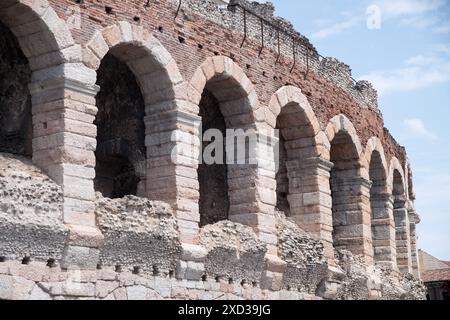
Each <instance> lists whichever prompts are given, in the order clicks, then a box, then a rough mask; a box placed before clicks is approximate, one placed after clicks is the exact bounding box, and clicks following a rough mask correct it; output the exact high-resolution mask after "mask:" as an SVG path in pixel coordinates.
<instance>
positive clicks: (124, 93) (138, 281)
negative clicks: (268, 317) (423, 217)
mask: <svg viewBox="0 0 450 320" xmlns="http://www.w3.org/2000/svg"><path fill="white" fill-rule="evenodd" d="M273 10H274V9H273V6H271V5H269V4H265V5H259V4H257V3H249V2H246V1H241V0H239V1H238V0H235V1H230V4H229V5H228V7H223V5H221V6H219V7H218V5H217V2H215V1H200V0H186V1H183V2H182V3H181V6H179V2H178V1H174V0H160V1H153V2H151V3H150V5H149V6H146V3H144V1H138V0H134V1H128V2H123V1H115V0H108V1H104V3H102V4H100V3H98V2H94V1H83V2H82V3H75V2H73V1H70V0H63V1H60V0H58V1H56V0H5V1H2V3H1V4H0V21H1V23H2V25H1V28H3V29H5V30H6V31H7V32H5V33H4V35H2V37H7V38H8V39H7V40H8V41H6V42H5V44H2V46H1V47H0V48H1V50H2V52H1V60H0V66H1V68H0V70H2V77H3V72H4V70H8V71H7V73H8V74H10V75H9V76H10V77H11V85H12V86H13V87H14V90H13V91H14V92H13V93H12V94H11V95H6V94H5V97H9V98H7V99H6V100H5V99H4V98H3V95H2V100H1V101H0V103H1V104H0V112H1V113H0V114H1V115H2V119H0V120H1V121H3V122H5V123H7V124H9V121H8V120H4V119H10V118H11V119H22V120H23V121H22V120H21V121H19V122H15V124H16V126H17V128H15V129H14V130H13V131H14V135H9V134H8V133H4V132H3V131H5V126H2V129H0V130H3V131H0V134H1V136H0V137H1V139H2V142H1V143H0V147H1V148H0V152H2V153H3V155H2V156H1V158H0V164H1V166H0V183H1V184H0V187H1V188H0V193H1V194H2V197H1V199H0V221H1V224H0V229H1V230H0V235H1V239H2V243H1V244H0V249H1V250H0V258H1V260H0V278H1V279H2V280H0V283H1V285H0V298H6V299H13V298H20V299H27V298H46V299H65V298H68V299H69V298H89V299H93V298H99V299H103V298H108V299H127V298H128V299H137V298H139V299H140V298H147V299H157V298H191V299H216V298H225V299H230V298H243V299H284V298H292V299H302V298H303V299H313V298H314V299H322V298H324V299H350V298H351V299H406V298H412V299H420V298H423V292H422V287H421V286H420V284H419V283H418V280H417V279H418V278H419V272H418V270H417V265H418V264H417V261H416V260H417V252H416V250H417V246H416V233H415V226H416V224H417V223H419V222H420V219H419V217H418V215H417V213H416V212H415V209H414V200H415V196H414V192H413V190H412V188H413V185H412V177H411V170H410V166H409V163H408V159H407V155H406V152H405V150H404V149H403V148H402V147H401V146H399V145H398V144H397V143H396V141H395V140H394V138H393V137H392V136H391V135H390V134H389V132H388V130H387V129H385V128H384V124H383V119H382V116H381V114H380V112H379V110H378V105H377V96H376V91H375V90H374V89H373V88H372V86H371V85H370V84H369V83H367V82H364V81H360V82H357V83H356V82H355V81H354V80H353V79H352V78H351V70H350V67H349V66H347V65H345V64H343V63H341V62H339V61H337V60H336V59H333V58H324V57H321V56H320V55H319V53H318V52H317V51H316V50H315V48H314V47H313V46H312V45H311V44H310V42H309V41H308V39H306V38H305V37H303V36H302V35H301V34H299V33H297V32H296V31H295V30H294V29H293V28H292V25H291V24H290V23H289V22H287V21H285V20H283V19H281V18H277V17H274V16H273ZM244 16H245V19H243V17H244ZM274 25H278V27H274ZM261 26H263V27H261ZM261 31H262V32H261ZM5 68H6V69H5ZM5 72H6V71H5ZM26 82H28V83H26ZM4 87H5V88H4ZM0 89H2V90H3V91H4V90H7V91H8V90H10V89H8V88H7V86H5V85H4V84H2V86H1V88H0ZM8 92H9V91H8ZM30 97H31V98H30ZM16 104H20V108H15V107H14V106H15V105H16ZM30 109H31V110H30ZM30 113H31V115H30ZM27 117H31V119H32V126H33V130H32V131H33V132H32V133H33V134H32V135H31V134H29V130H28V131H27V130H26V127H27V124H26V122H27V119H29V118H27ZM201 120H204V121H203V126H202V125H201V122H200V121H201ZM19 123H20V126H19V125H18V124H19ZM209 127H214V128H216V129H219V130H220V131H222V132H223V131H224V130H225V129H243V130H249V129H251V130H254V132H256V140H257V143H256V147H255V149H254V150H252V151H253V152H254V153H255V157H256V159H257V160H258V161H256V163H252V164H239V165H223V166H217V167H212V168H205V167H202V166H203V165H201V164H200V166H199V160H198V155H199V152H200V151H201V150H202V145H201V143H198V142H196V141H197V140H196V139H195V138H196V137H197V136H198V135H199V133H201V132H203V131H204V130H205V129H207V128H209ZM275 129H279V131H280V135H281V137H280V136H278V135H277V134H276V132H277V131H276V130H275ZM279 138H280V139H281V140H282V142H283V146H284V147H283V148H282V150H283V152H282V159H283V161H281V164H282V168H281V171H280V172H279V173H278V176H277V170H276V162H277V161H276V156H277V154H276V152H275V151H274V152H269V153H268V152H266V151H267V148H265V147H267V145H268V146H269V147H270V148H269V149H270V150H272V147H275V146H276V145H277V143H278V141H279ZM14 139H18V140H17V141H22V142H21V143H15V142H14V141H16V140H14ZM30 145H32V152H27V151H26V150H31V148H29V147H28V149H27V146H30ZM12 146H16V147H17V148H13V147H12ZM273 150H274V149H273ZM10 153H17V154H21V155H24V156H30V155H32V163H31V162H30V160H27V159H26V158H20V157H19V158H18V157H17V156H12V155H10ZM245 160H250V159H245ZM246 163H247V162H246ZM38 168H39V169H38ZM111 172H114V174H111ZM101 194H103V196H107V197H108V198H106V197H103V196H102V195H101ZM110 198H115V199H110ZM31 199H33V200H31ZM409 274H414V275H415V277H416V278H414V277H412V276H409Z"/></svg>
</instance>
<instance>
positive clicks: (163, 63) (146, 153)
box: [83, 21, 183, 199]
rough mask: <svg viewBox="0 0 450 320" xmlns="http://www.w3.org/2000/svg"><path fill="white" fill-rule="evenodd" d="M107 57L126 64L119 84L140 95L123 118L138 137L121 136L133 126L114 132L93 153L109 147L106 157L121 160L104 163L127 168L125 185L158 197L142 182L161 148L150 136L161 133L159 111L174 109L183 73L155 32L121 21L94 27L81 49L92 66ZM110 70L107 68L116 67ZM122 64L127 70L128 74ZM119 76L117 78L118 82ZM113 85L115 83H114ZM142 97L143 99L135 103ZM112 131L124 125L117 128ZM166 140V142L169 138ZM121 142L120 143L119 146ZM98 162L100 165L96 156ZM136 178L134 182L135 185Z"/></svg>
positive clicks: (98, 67)
mask: <svg viewBox="0 0 450 320" xmlns="http://www.w3.org/2000/svg"><path fill="white" fill-rule="evenodd" d="M109 60H111V61H113V60H115V62H114V61H113V62H111V63H110V65H111V66H113V65H114V64H117V65H118V67H119V66H120V64H121V63H123V64H124V65H126V68H123V74H124V78H127V79H128V78H129V79H128V80H124V79H122V80H124V81H125V82H124V86H126V88H127V89H125V90H132V91H133V93H134V94H132V95H130V96H136V95H137V96H141V97H142V99H140V98H137V99H135V100H136V101H137V102H136V103H135V104H141V105H140V106H136V108H135V109H136V110H134V113H135V114H134V115H133V114H129V113H128V115H129V116H128V119H130V121H131V122H132V123H131V125H129V126H128V125H127V126H128V127H131V128H133V129H136V130H135V131H138V132H133V134H135V135H136V134H137V135H139V137H138V136H136V137H134V138H130V139H128V140H127V139H126V137H125V136H127V135H128V134H131V131H132V130H131V131H130V130H129V131H128V133H123V132H122V133H121V134H119V135H121V136H120V137H117V139H119V140H120V141H119V140H117V139H116V141H115V142H114V143H111V141H104V142H105V143H107V144H108V145H107V146H105V145H103V144H102V145H98V147H97V156H99V155H100V154H102V153H101V152H100V153H99V151H102V152H103V151H105V152H106V151H108V152H109V153H107V154H106V156H107V157H109V158H110V160H111V159H113V158H114V159H119V160H120V161H115V160H114V161H112V160H111V161H109V162H108V164H106V166H109V165H112V166H115V167H118V166H120V167H121V168H125V169H124V170H127V172H128V173H125V175H126V179H125V181H128V182H129V181H130V180H132V181H134V182H131V185H130V188H128V189H129V190H128V191H129V192H131V193H135V194H136V195H140V196H149V197H150V198H154V199H158V198H159V197H158V195H156V194H154V193H153V192H152V190H154V188H155V185H154V183H153V182H152V183H149V185H147V181H149V179H147V178H148V176H149V175H151V176H152V177H153V174H154V172H156V171H158V169H157V166H156V164H157V163H158V161H153V159H154V158H157V157H158V156H159V155H160V152H159V151H157V150H155V149H158V148H159V147H160V141H159V139H158V140H155V139H154V138H153V137H155V136H158V137H159V135H160V134H161V133H162V132H161V131H162V130H161V125H160V122H161V114H167V113H168V112H173V111H177V110H178V109H179V104H177V103H176V94H177V92H178V91H179V90H177V89H179V87H180V86H182V83H183V78H182V76H181V74H180V72H179V69H178V66H177V64H176V62H175V60H174V59H173V58H172V56H171V55H170V53H169V52H168V51H167V50H166V49H165V48H164V47H163V46H162V45H161V43H160V42H159V41H158V40H157V39H156V38H155V37H153V36H152V35H151V34H150V33H149V32H147V31H146V30H145V29H144V28H143V27H142V26H138V25H134V24H130V23H128V22H125V21H120V22H118V23H116V24H114V25H112V26H108V27H106V28H104V29H102V30H98V31H96V32H95V33H94V35H93V36H92V38H91V39H90V41H88V42H87V45H86V47H85V48H83V62H84V63H85V65H86V66H88V67H90V68H92V69H94V70H98V71H100V70H103V69H102V66H103V62H105V61H109ZM114 69H117V68H114ZM114 69H113V70H112V71H115V70H114ZM125 69H126V70H129V71H130V72H131V73H128V71H126V70H125ZM127 74H128V75H127ZM120 78H121V77H118V81H119V82H120ZM134 81H136V83H137V86H135V89H133V88H131V87H132V83H134ZM113 85H116V86H118V85H119V84H118V83H116V84H113ZM101 93H102V91H100V93H99V95H100V94H101ZM99 95H98V96H97V98H98V97H99ZM115 95H117V93H115ZM127 96H128V95H127V94H124V95H123V98H125V99H126V98H127ZM141 100H142V103H139V101H141ZM129 102H131V101H129ZM130 109H131V108H130ZM141 110H142V111H141ZM119 112H121V111H119ZM119 112H118V113H117V117H116V118H118V119H116V120H118V121H117V122H118V123H119V122H120V123H124V120H123V119H119V118H121V117H122V115H120V114H119ZM127 112H128V111H127ZM129 112H131V111H129ZM144 119H145V120H144ZM156 123H158V124H159V126H155V124H156ZM108 125H110V124H108ZM124 128H125V127H124ZM99 129H101V127H99ZM168 129H169V128H168ZM116 131H123V130H121V129H118V130H116ZM167 131H169V130H167ZM101 133H102V130H100V131H99V137H98V139H99V138H100V135H101ZM165 134H166V135H168V134H169V133H168V132H166V133H165ZM98 139H97V140H98ZM168 142H171V141H170V139H169V140H168ZM130 144H136V146H134V147H135V148H134V150H129V146H130ZM121 146H122V147H125V148H120V147H121ZM139 150H140V151H139ZM138 151H139V152H138ZM168 151H170V150H168ZM168 151H166V152H168ZM108 155H109V156H108ZM105 158H106V157H105ZM122 160H123V161H122ZM147 160H149V161H147ZM105 163H106V162H105ZM97 165H99V161H98V162H97ZM103 171H105V170H103ZM106 171H108V172H114V170H109V169H108V170H106ZM136 183H137V186H135V184H136ZM166 187H168V186H166ZM146 189H148V190H146ZM156 190H158V189H156Z"/></svg>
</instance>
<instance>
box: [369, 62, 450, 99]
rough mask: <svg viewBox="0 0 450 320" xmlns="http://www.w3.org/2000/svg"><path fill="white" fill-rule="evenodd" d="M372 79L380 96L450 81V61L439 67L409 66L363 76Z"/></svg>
mask: <svg viewBox="0 0 450 320" xmlns="http://www.w3.org/2000/svg"><path fill="white" fill-rule="evenodd" d="M361 79H365V80H368V81H370V82H371V83H372V84H373V85H374V86H375V88H376V89H377V90H378V93H379V94H380V96H382V95H386V94H388V93H392V92H397V91H412V90H416V89H421V88H426V87H429V86H431V85H435V84H439V83H445V82H448V81H450V63H446V64H444V65H442V66H441V68H437V67H430V68H429V67H418V66H416V67H407V68H401V69H396V70H387V71H374V72H372V73H369V74H366V75H364V76H362V77H361Z"/></svg>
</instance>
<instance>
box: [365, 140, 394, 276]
mask: <svg viewBox="0 0 450 320" xmlns="http://www.w3.org/2000/svg"><path fill="white" fill-rule="evenodd" d="M364 158H365V162H366V163H367V172H368V174H369V180H370V181H371V182H372V186H371V189H370V210H371V228H372V241H373V248H374V260H375V263H377V264H380V265H386V266H389V267H391V268H396V265H397V262H396V257H395V254H396V246H395V224H394V217H393V198H392V195H391V194H390V193H389V189H388V181H387V180H388V174H389V167H388V165H387V161H386V156H385V152H384V147H383V145H382V143H381V141H380V139H378V138H377V137H372V138H370V139H369V141H368V142H367V145H366V149H365V153H364Z"/></svg>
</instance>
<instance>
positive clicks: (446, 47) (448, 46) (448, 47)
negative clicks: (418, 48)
mask: <svg viewBox="0 0 450 320" xmlns="http://www.w3.org/2000/svg"><path fill="white" fill-rule="evenodd" d="M436 51H437V52H440V53H445V54H448V55H450V43H441V44H438V45H437V46H436Z"/></svg>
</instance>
